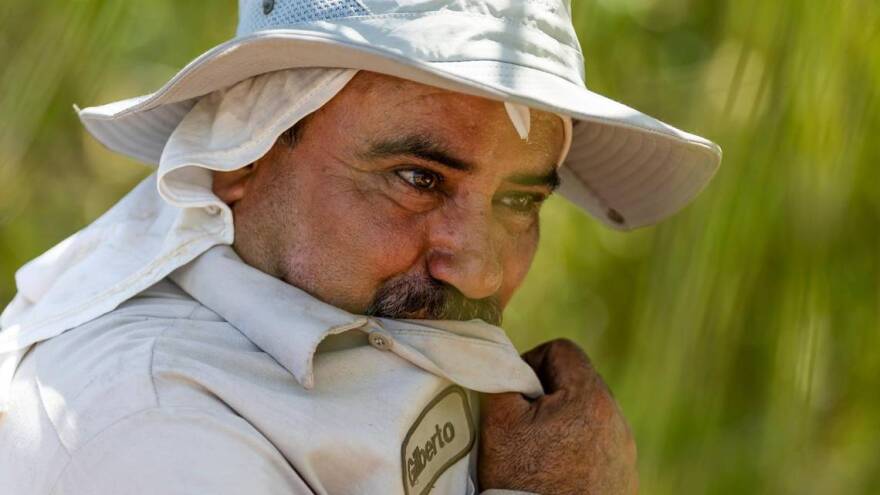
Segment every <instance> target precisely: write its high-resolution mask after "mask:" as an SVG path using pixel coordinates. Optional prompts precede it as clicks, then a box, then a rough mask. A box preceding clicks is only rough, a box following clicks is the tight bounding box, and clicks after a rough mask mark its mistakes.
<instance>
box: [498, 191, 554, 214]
mask: <svg viewBox="0 0 880 495" xmlns="http://www.w3.org/2000/svg"><path fill="white" fill-rule="evenodd" d="M544 199H545V198H544V196H543V195H540V194H511V195H509V196H504V197H503V198H501V199H500V200H499V202H500V203H501V204H502V205H504V206H506V207H507V208H510V209H511V210H514V211H516V212H518V213H532V212H534V211H537V209H538V208H539V207H540V206H541V203H543V202H544Z"/></svg>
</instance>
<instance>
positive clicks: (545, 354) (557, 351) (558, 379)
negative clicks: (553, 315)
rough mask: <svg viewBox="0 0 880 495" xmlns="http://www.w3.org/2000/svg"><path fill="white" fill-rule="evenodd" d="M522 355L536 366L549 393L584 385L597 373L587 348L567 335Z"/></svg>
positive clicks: (579, 387) (592, 379)
mask: <svg viewBox="0 0 880 495" xmlns="http://www.w3.org/2000/svg"><path fill="white" fill-rule="evenodd" d="M522 357H523V360H525V361H526V363H528V364H529V366H531V367H532V368H533V369H534V370H535V373H537V375H538V377H539V378H540V379H541V383H542V384H543V385H544V389H545V391H546V392H547V393H548V394H551V393H553V392H555V391H557V390H571V391H576V390H580V389H583V388H584V387H585V386H587V385H588V384H589V383H591V382H592V381H594V380H595V378H597V377H598V375H597V374H596V371H595V370H594V369H593V365H592V364H591V363H590V359H589V358H588V357H587V355H586V354H585V353H584V351H583V350H581V348H580V347H578V345H577V344H575V343H574V342H572V341H570V340H567V339H557V340H552V341H550V342H546V343H544V344H542V345H540V346H538V347H536V348H534V349H532V350H530V351H528V352H527V353H525V354H523V356H522Z"/></svg>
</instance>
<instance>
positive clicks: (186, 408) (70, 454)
mask: <svg viewBox="0 0 880 495" xmlns="http://www.w3.org/2000/svg"><path fill="white" fill-rule="evenodd" d="M150 411H166V412H171V411H197V412H201V413H204V414H207V415H213V413H214V412H213V411H211V410H210V409H206V408H204V407H200V406H150V407H144V408H141V409H138V410H137V411H133V412H131V413H130V414H126V415H125V416H123V417H121V418H119V419H117V420H116V421H113V422H112V423H109V424H107V425H106V426H105V427H104V428H101V431H99V432H98V433H96V434H95V435H92V437H91V438H89V440H88V441H87V442H85V443H83V444H82V445H81V446H80V447H79V448H78V449H75V450H74V451H73V452H68V460H67V463H66V464H65V465H64V469H62V470H61V472H60V473H58V477H57V478H55V481H54V482H53V483H52V488H51V489H50V490H49V495H54V494H55V493H56V490H57V489H58V483H60V482H61V478H63V477H64V475H65V474H67V470H68V469H69V468H70V465H71V464H72V462H73V457H74V454H75V453H78V452H79V451H81V450H82V449H84V448H85V447H86V446H88V445H90V444H91V443H93V442H94V441H96V440H97V439H98V438H99V437H100V436H102V435H103V434H105V433H107V431H109V430H110V429H111V428H113V427H114V426H116V425H118V424H120V423H124V422H125V421H129V420H131V419H132V418H134V417H135V416H139V415H142V414H145V413H148V412H150ZM230 416H232V417H234V418H237V419H240V420H242V421H245V422H246V423H247V420H245V419H244V418H242V417H241V416H238V415H235V414H231V415H230ZM248 424H249V425H250V423H248ZM250 426H251V427H253V425H250ZM261 436H262V434H261ZM264 438H265V437H264ZM273 447H274V445H273Z"/></svg>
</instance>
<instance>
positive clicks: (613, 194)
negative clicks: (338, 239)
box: [78, 29, 721, 230]
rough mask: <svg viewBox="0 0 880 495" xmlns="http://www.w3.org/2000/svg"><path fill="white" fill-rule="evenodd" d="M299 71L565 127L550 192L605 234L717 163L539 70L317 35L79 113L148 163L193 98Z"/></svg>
mask: <svg viewBox="0 0 880 495" xmlns="http://www.w3.org/2000/svg"><path fill="white" fill-rule="evenodd" d="M299 67H340V68H351V69H361V70H369V71H373V72H379V73H384V74H389V75H393V76H396V77H400V78H404V79H409V80H413V81H416V82H420V83H423V84H428V85H431V86H436V87H440V88H443V89H448V90H450V91H457V92H461V93H465V94H470V95H475V96H482V97H485V98H490V99H495V100H502V101H511V102H515V103H520V104H523V105H527V106H529V107H531V108H536V109H541V110H545V111H549V112H554V113H558V114H562V115H567V116H570V117H571V118H572V119H573V121H574V129H573V136H572V146H571V151H570V152H569V155H568V157H567V159H566V161H565V163H564V164H563V167H562V169H561V171H560V175H561V177H562V185H561V187H560V191H559V192H560V194H562V195H563V196H565V197H567V198H568V199H569V200H571V201H572V202H574V203H575V204H577V205H578V206H580V207H581V208H583V209H585V210H586V211H588V212H589V213H590V214H592V215H593V216H595V217H596V218H598V219H600V220H601V221H602V222H604V223H605V224H607V225H609V226H611V227H612V228H615V229H620V230H628V229H633V228H637V227H642V226H646V225H651V224H654V223H657V222H659V221H660V220H662V219H664V218H666V217H668V216H670V215H672V214H674V213H675V212H677V211H678V210H680V209H681V208H682V207H684V206H685V205H686V204H687V203H689V202H690V201H691V200H692V199H693V198H694V197H695V196H696V195H697V194H698V193H699V192H700V191H701V190H702V189H703V188H704V187H705V186H706V184H707V183H708V182H709V180H710V179H711V178H712V176H713V175H714V173H715V171H716V170H717V168H718V166H719V164H720V161H721V149H720V148H719V147H718V146H717V145H715V144H714V143H712V142H710V141H708V140H706V139H704V138H701V137H699V136H695V135H692V134H689V133H686V132H684V131H681V130H678V129H676V128H674V127H672V126H670V125H667V124H665V123H663V122H661V121H659V120H657V119H654V118H652V117H649V116H647V115H645V114H643V113H641V112H638V111H637V110H634V109H632V108H630V107H627V106H626V105H623V104H621V103H618V102H615V101H613V100H611V99H608V98H606V97H604V96H601V95H599V94H596V93H593V92H591V91H589V90H588V89H586V88H585V87H584V86H582V85H580V84H576V83H574V82H571V81H569V80H567V79H564V78H562V77H559V76H556V75H554V74H551V73H549V72H545V71H542V70H538V69H533V68H529V67H525V66H520V65H516V64H512V63H508V62H497V61H487V60H478V61H462V62H425V61H421V60H414V59H411V58H406V57H403V56H401V55H399V54H396V53H394V52H391V51H388V50H383V49H381V48H376V47H373V46H370V45H366V44H359V43H354V42H352V41H350V40H348V39H344V38H338V37H334V36H332V35H329V34H327V33H322V32H316V31H310V30H297V29H277V30H268V31H260V32H258V33H254V34H251V35H247V36H242V37H239V38H235V39H233V40H230V41H228V42H226V43H223V44H221V45H218V46H216V47H214V48H213V49H211V50H209V51H207V52H205V53H204V54H202V55H201V56H200V57H198V58H197V59H195V60H193V61H192V62H190V63H189V64H188V65H187V66H186V67H184V68H183V69H182V70H181V71H180V72H178V73H177V74H176V75H175V76H174V77H173V78H172V79H171V80H170V81H169V82H168V83H166V84H165V85H164V86H163V87H162V88H161V89H159V90H158V91H156V92H155V93H152V94H150V95H146V96H141V97H137V98H132V99H128V100H122V101H118V102H114V103H110V104H107V105H102V106H98V107H91V108H85V109H83V110H79V111H78V113H79V118H80V120H81V121H82V123H83V125H85V127H86V129H88V131H89V132H90V133H91V134H92V135H93V136H94V137H95V138H96V139H97V140H98V141H100V142H101V143H103V144H104V145H105V146H107V147H108V148H109V149H111V150H113V151H117V152H119V153H123V154H125V155H128V156H130V157H133V158H135V159H138V160H141V161H144V162H146V163H149V164H158V163H159V159H160V157H161V155H162V150H163V148H164V146H165V143H166V142H167V140H168V137H169V136H170V135H171V133H172V131H173V130H174V129H175V127H176V126H177V124H178V123H180V121H181V119H183V117H184V116H185V115H186V113H187V112H188V111H189V109H190V108H191V107H192V105H193V104H194V103H195V101H196V99H197V98H198V97H200V96H202V95H205V94H208V93H210V92H213V91H215V90H218V89H222V88H225V87H228V86H230V85H232V84H235V83H237V82H239V81H242V80H244V79H247V78H249V77H253V76H256V75H259V74H263V73H267V72H272V71H276V70H283V69H291V68H299Z"/></svg>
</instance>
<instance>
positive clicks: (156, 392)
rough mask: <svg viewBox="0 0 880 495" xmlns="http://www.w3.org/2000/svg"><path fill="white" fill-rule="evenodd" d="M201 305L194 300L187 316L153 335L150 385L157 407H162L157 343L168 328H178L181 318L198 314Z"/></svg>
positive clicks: (176, 319) (175, 320) (177, 319)
mask: <svg viewBox="0 0 880 495" xmlns="http://www.w3.org/2000/svg"><path fill="white" fill-rule="evenodd" d="M200 306H201V304H200V303H199V302H198V301H193V308H192V311H190V312H189V314H188V315H187V316H186V317H185V318H175V319H174V321H172V322H171V323H170V324H168V325H167V326H166V327H165V328H163V329H162V331H161V332H159V334H158V335H156V336H155V337H153V342H152V344H151V345H150V385H151V386H152V387H153V397H155V398H156V406H157V407H162V401H161V400H160V399H159V389H158V388H157V387H156V376H155V375H154V374H153V366H154V365H155V363H156V343H158V342H159V339H161V338H162V337H164V336H165V334H166V333H167V332H168V330H171V329H172V328H176V327H177V324H178V323H180V321H181V320H191V319H192V316H193V315H194V314H196V311H198V310H199V307H200Z"/></svg>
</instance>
